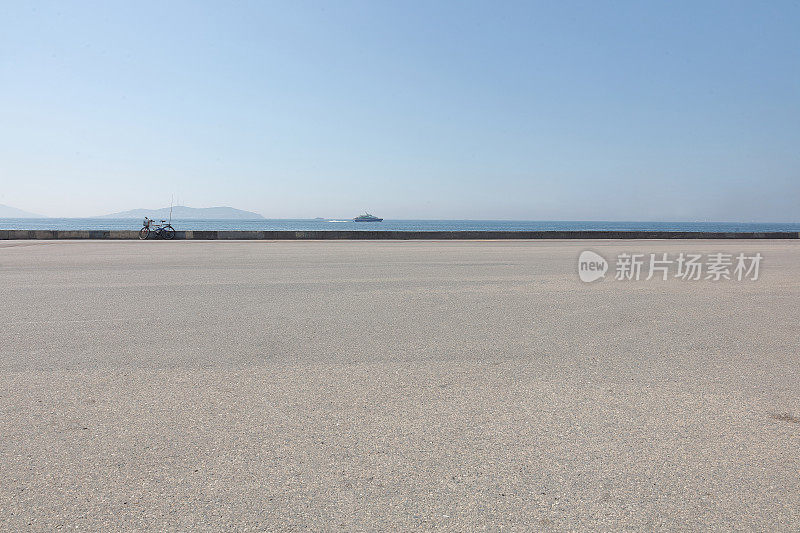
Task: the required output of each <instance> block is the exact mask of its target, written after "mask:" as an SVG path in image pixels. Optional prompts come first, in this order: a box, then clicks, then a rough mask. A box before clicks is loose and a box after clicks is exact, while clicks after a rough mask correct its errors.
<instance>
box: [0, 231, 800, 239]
mask: <svg viewBox="0 0 800 533" xmlns="http://www.w3.org/2000/svg"><path fill="white" fill-rule="evenodd" d="M138 238H139V232H138V231H114V230H111V231H109V230H89V231H61V230H0V240H9V239H138ZM175 238H176V239H188V240H233V239H245V240H271V241H275V240H455V239H476V240H480V239H800V233H797V232H768V233H715V232H705V231H178V232H176V234H175ZM150 240H154V239H153V237H152V236H151V238H150Z"/></svg>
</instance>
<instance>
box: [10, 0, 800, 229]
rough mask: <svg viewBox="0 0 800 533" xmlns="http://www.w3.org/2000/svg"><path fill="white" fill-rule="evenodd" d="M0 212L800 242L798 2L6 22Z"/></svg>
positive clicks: (26, 7)
mask: <svg viewBox="0 0 800 533" xmlns="http://www.w3.org/2000/svg"><path fill="white" fill-rule="evenodd" d="M0 184H1V186H0V203H2V204H8V205H12V206H15V207H18V208H21V209H26V210H28V211H34V212H39V213H43V214H46V215H51V216H84V215H97V214H102V213H108V212H113V211H120V210H126V209H132V208H138V207H161V206H164V205H168V204H169V201H170V196H171V195H173V194H174V195H176V197H177V199H178V200H179V201H180V203H182V204H185V205H190V206H195V207H205V206H211V205H229V206H233V207H237V208H241V209H248V210H253V211H257V212H259V213H262V214H263V215H264V216H266V217H270V218H294V217H314V216H324V217H327V216H336V217H339V216H354V215H357V214H359V213H360V212H362V211H363V210H364V209H367V210H370V211H371V212H374V213H375V214H378V215H382V216H385V217H387V218H471V219H494V218H511V219H533V220H541V219H555V220H719V221H724V220H742V221H787V222H791V221H800V2H797V1H790V2H782V1H768V2H755V1H752V2H735V1H720V2H703V1H647V2H642V1H631V2H624V1H616V2H600V1H587V2H533V1H525V2H507V1H501V2H490V1H485V2H462V1H459V2H438V1H437V2H434V1H427V2H410V1H402V2H401V1H395V2H382V1H375V0H370V1H363V2H351V1H338V0H337V1H336V2H321V1H320V2H305V1H297V0H293V1H286V2H227V1H226V2H223V1H219V2H199V1H192V2H178V1H172V0H170V1H158V2H144V1H139V0H137V1H135V2H111V1H97V2H27V1H19V2H4V3H2V5H1V6H0Z"/></svg>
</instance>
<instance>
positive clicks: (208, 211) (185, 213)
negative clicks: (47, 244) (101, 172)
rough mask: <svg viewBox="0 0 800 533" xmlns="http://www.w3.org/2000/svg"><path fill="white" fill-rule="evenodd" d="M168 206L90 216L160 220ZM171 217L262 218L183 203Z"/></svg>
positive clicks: (175, 209) (225, 208)
mask: <svg viewBox="0 0 800 533" xmlns="http://www.w3.org/2000/svg"><path fill="white" fill-rule="evenodd" d="M169 209H170V208H169V207H162V208H160V209H133V210H131V211H122V212H121V213H111V214H109V215H102V216H99V217H92V218H142V219H143V218H144V217H149V218H152V219H154V220H161V219H167V218H169ZM172 218H173V219H177V220H195V219H204V220H231V219H235V220H247V219H262V218H264V217H263V216H261V215H259V214H258V213H253V212H252V211H242V210H241V209H234V208H233V207H186V206H185V205H176V206H174V207H173V208H172Z"/></svg>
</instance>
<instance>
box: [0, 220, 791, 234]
mask: <svg viewBox="0 0 800 533" xmlns="http://www.w3.org/2000/svg"><path fill="white" fill-rule="evenodd" d="M172 225H173V227H174V228H175V229H176V230H220V231H223V230H265V231H266V230H270V231H275V230H287V231H310V230H409V231H468V230H469V231H547V230H557V231H566V230H583V231H585V230H620V231H625V230H651V231H723V232H745V231H747V232H749V231H757V232H764V231H798V232H800V223H753V222H598V221H591V222H582V221H542V220H384V221H383V222H353V221H352V220H309V219H296V220H295V219H292V220H289V219H259V220H177V219H173V220H172ZM141 227H142V224H141V220H139V219H102V218H0V229H53V230H90V229H103V230H138V229H139V228H141Z"/></svg>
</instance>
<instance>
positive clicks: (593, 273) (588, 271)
mask: <svg viewBox="0 0 800 533" xmlns="http://www.w3.org/2000/svg"><path fill="white" fill-rule="evenodd" d="M606 271H608V261H606V260H605V258H603V256H602V255H600V254H596V253H594V252H592V251H590V250H584V251H583V252H581V255H580V257H578V276H580V278H581V281H584V282H586V283H591V282H592V281H596V280H598V279H600V278H602V277H604V276H605V275H606Z"/></svg>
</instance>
